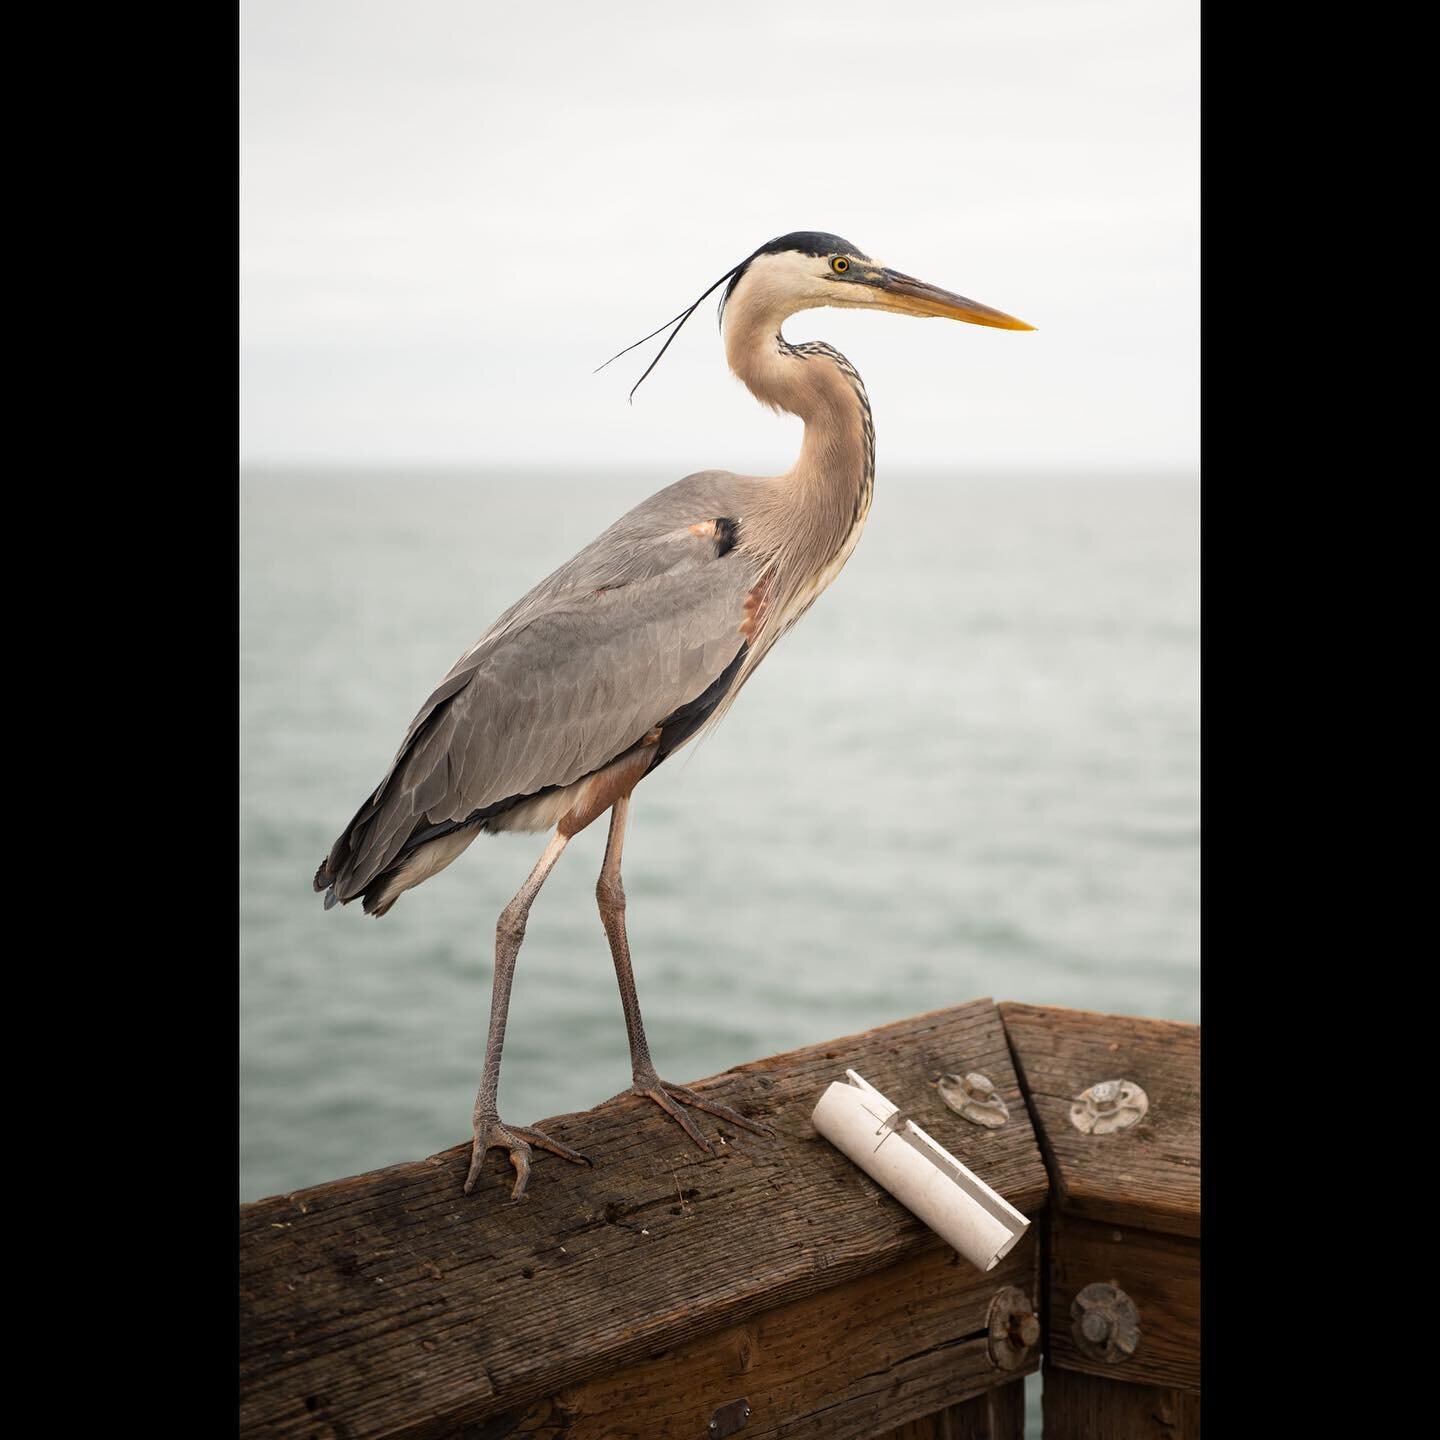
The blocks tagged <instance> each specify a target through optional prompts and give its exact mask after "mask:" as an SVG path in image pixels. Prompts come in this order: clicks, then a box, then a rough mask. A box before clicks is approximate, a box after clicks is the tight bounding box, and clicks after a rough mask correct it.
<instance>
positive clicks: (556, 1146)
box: [465, 1120, 591, 1200]
mask: <svg viewBox="0 0 1440 1440" xmlns="http://www.w3.org/2000/svg"><path fill="white" fill-rule="evenodd" d="M531 1145H538V1146H540V1148H541V1149H542V1150H548V1151H550V1153H551V1154H552V1155H558V1156H560V1158H561V1159H562V1160H569V1161H570V1162H571V1163H572V1164H575V1165H589V1164H590V1163H591V1162H590V1160H589V1159H588V1158H587V1157H586V1156H584V1155H582V1154H581V1153H580V1152H579V1151H578V1150H572V1149H571V1148H570V1147H569V1146H568V1145H562V1144H561V1143H560V1141H558V1140H555V1139H552V1138H551V1137H550V1136H549V1135H547V1134H546V1133H545V1132H544V1131H543V1130H535V1129H532V1128H531V1127H529V1126H526V1125H505V1124H502V1123H501V1122H500V1121H499V1120H489V1121H486V1120H477V1121H476V1123H475V1139H474V1140H473V1142H472V1143H471V1147H470V1172H469V1174H467V1175H466V1177H465V1193H466V1194H467V1195H468V1194H470V1192H471V1191H472V1190H474V1188H475V1182H476V1181H477V1180H478V1179H479V1178H480V1170H481V1167H482V1166H483V1165H484V1163H485V1156H486V1155H487V1154H488V1153H489V1151H490V1150H492V1149H494V1148H496V1147H499V1148H501V1149H504V1150H507V1151H509V1153H510V1163H511V1164H512V1165H513V1166H514V1167H515V1187H514V1189H512V1190H511V1191H510V1198H511V1200H523V1199H524V1198H525V1187H526V1186H527V1185H528V1184H529V1183H530V1147H531Z"/></svg>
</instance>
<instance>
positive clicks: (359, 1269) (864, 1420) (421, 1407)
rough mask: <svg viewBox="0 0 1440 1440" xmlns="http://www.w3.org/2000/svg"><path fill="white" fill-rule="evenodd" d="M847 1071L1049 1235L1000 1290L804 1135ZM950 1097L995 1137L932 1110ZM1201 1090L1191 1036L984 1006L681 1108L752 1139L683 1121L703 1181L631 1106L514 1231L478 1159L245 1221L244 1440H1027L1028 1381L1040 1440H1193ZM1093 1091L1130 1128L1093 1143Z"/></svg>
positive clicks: (599, 1115) (502, 1184)
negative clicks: (703, 1146)
mask: <svg viewBox="0 0 1440 1440" xmlns="http://www.w3.org/2000/svg"><path fill="white" fill-rule="evenodd" d="M847 1066H848V1067H851V1068H854V1069H856V1070H858V1071H860V1072H861V1073H862V1074H863V1075H864V1076H865V1077H866V1078H867V1079H868V1080H869V1081H871V1083H872V1084H874V1085H876V1086H877V1087H878V1088H879V1089H880V1090H882V1091H883V1092H884V1093H885V1094H886V1095H887V1096H889V1098H890V1099H892V1100H894V1101H895V1102H896V1103H897V1104H899V1105H900V1106H901V1108H902V1110H903V1111H904V1112H905V1113H907V1114H909V1115H910V1116H912V1117H913V1118H914V1119H915V1121H916V1123H918V1124H919V1125H921V1126H922V1127H923V1128H924V1129H926V1130H928V1131H929V1132H930V1133H931V1134H932V1135H934V1136H935V1138H936V1139H937V1140H939V1141H940V1142H941V1143H942V1144H943V1145H945V1146H946V1147H947V1148H948V1149H949V1150H951V1151H952V1152H953V1153H954V1154H955V1155H956V1156H957V1157H958V1158H959V1159H961V1160H962V1161H964V1162H965V1164H967V1165H968V1166H969V1167H970V1168H971V1169H973V1170H974V1171H975V1172H976V1173H977V1174H979V1175H980V1176H981V1177H982V1178H984V1179H985V1180H986V1181H987V1183H989V1184H990V1185H992V1186H993V1187H994V1188H995V1189H996V1190H998V1191H999V1192H1000V1193H1001V1194H1002V1195H1004V1196H1005V1198H1006V1199H1007V1200H1009V1201H1010V1203H1011V1204H1013V1205H1015V1206H1016V1207H1017V1208H1018V1209H1020V1210H1021V1211H1023V1212H1024V1213H1025V1214H1026V1215H1027V1216H1029V1217H1031V1218H1032V1220H1036V1221H1038V1222H1040V1223H1037V1224H1035V1225H1034V1226H1033V1227H1032V1229H1031V1230H1030V1232H1029V1233H1027V1235H1026V1237H1025V1239H1024V1240H1023V1241H1022V1242H1021V1243H1020V1244H1019V1245H1018V1246H1017V1247H1016V1248H1015V1249H1014V1250H1012V1251H1011V1253H1010V1254H1009V1255H1008V1256H1007V1257H1006V1258H1005V1259H1004V1260H1003V1261H1001V1263H1000V1264H999V1265H998V1266H996V1268H995V1269H993V1270H991V1271H989V1272H988V1273H985V1274H982V1273H980V1272H979V1271H978V1270H976V1269H975V1268H974V1267H973V1266H972V1265H970V1264H969V1263H968V1262H966V1261H965V1260H963V1259H961V1258H960V1257H959V1256H958V1255H957V1254H956V1253H955V1252H954V1251H953V1250H951V1249H949V1247H947V1246H945V1245H944V1244H942V1243H941V1242H940V1241H939V1240H938V1239H937V1237H936V1236H935V1235H934V1234H932V1232H930V1231H929V1230H928V1229H926V1228H925V1227H924V1226H923V1225H921V1224H920V1223H919V1222H918V1221H917V1220H915V1219H914V1217H912V1216H911V1215H910V1214H909V1213H908V1212H907V1211H905V1210H904V1209H903V1208H902V1207H901V1206H900V1205H898V1204H897V1203H896V1202H895V1201H894V1200H893V1199H892V1198H891V1197H890V1196H889V1195H887V1194H886V1193H885V1192H884V1191H883V1190H882V1189H881V1188H880V1187H878V1186H877V1185H875V1184H874V1183H873V1182H872V1181H871V1180H870V1179H869V1178H868V1177H867V1176H866V1175H865V1174H864V1173H863V1172H861V1171H860V1170H858V1169H857V1168H856V1167H855V1166H853V1165H852V1164H851V1163H850V1162H849V1161H848V1160H846V1159H845V1158H844V1157H843V1156H842V1155H841V1154H840V1153H839V1152H838V1151H836V1150H835V1149H833V1148H832V1147H831V1146H830V1145H829V1144H828V1143H827V1142H826V1141H824V1140H823V1139H821V1138H820V1137H819V1136H818V1135H816V1134H815V1132H814V1130H813V1129H812V1127H811V1125H810V1120H809V1117H810V1112H811V1110H812V1109H813V1108H814V1105H815V1101H816V1100H817V1098H818V1097H819V1095H820V1093H821V1091H822V1090H823V1089H824V1088H825V1086H826V1085H827V1084H829V1083H830V1082H831V1081H832V1080H836V1079H840V1078H843V1073H844V1070H845V1069H846V1067H847ZM969 1072H979V1073H981V1074H984V1075H986V1076H988V1077H989V1078H990V1080H991V1081H993V1083H994V1085H995V1087H996V1089H997V1090H998V1092H999V1093H1000V1095H1001V1096H1002V1097H1003V1098H1004V1099H1005V1101H1006V1102H1007V1103H1008V1105H1009V1109H1010V1115H1009V1119H1008V1120H1007V1121H1006V1122H1005V1124H1004V1125H1002V1126H1000V1127H999V1128H997V1129H987V1128H984V1127H982V1126H979V1125H976V1124H972V1123H971V1122H970V1121H968V1120H966V1119H963V1118H962V1117H961V1116H960V1115H958V1114H956V1113H955V1112H954V1111H953V1110H952V1109H950V1108H949V1107H948V1106H947V1105H946V1104H945V1102H944V1100H943V1099H942V1097H941V1095H940V1093H939V1091H938V1089H937V1088H936V1081H937V1080H938V1079H939V1078H940V1077H941V1076H942V1075H945V1074H958V1075H962V1076H963V1075H965V1074H967V1073H969ZM1198 1075H1199V1056H1198V1030H1197V1029H1196V1027H1194V1026H1188V1025H1177V1024H1171V1023H1168V1022H1160V1021H1147V1020H1134V1019H1127V1018H1124V1017H1113V1016H1103V1015H1091V1014H1087V1013H1084V1012H1080V1011H1067V1010H1055V1009H1040V1008H1037V1007H1034V1006H1028V1005H1013V1004H1006V1005H1000V1006H996V1005H994V1004H993V1003H992V1002H990V1001H989V1000H977V1001H973V1002H971V1003H970V1004H967V1005H961V1006H957V1007H955V1008H953V1009H948V1010H940V1011H936V1012H934V1013H932V1014H928V1015H920V1016H917V1017H915V1018H913V1019H910V1020H904V1021H901V1022H899V1023H897V1024H894V1025H887V1026H885V1027H883V1028H881V1029H878V1030H872V1031H869V1032H867V1033H865V1034H863V1035H853V1036H847V1037H845V1038H844V1039H840V1040H833V1041H830V1042H828V1043H826V1044H823V1045H816V1046H811V1047H809V1048H807V1049H804V1050H797V1051H794V1052H792V1053H790V1054H786V1055H777V1056H772V1057H771V1058H769V1059H766V1060H758V1061H754V1062H752V1063H751V1064H748V1065H743V1066H740V1067H738V1068H736V1069H734V1070H730V1071H727V1072H726V1073H725V1074H723V1075H721V1076H717V1077H715V1078H714V1079H713V1080H710V1081H707V1082H698V1088H702V1089H705V1090H709V1091H711V1092H713V1093H714V1094H715V1095H716V1096H717V1098H719V1099H721V1100H724V1101H725V1102H726V1103H728V1104H731V1105H733V1106H735V1107H736V1108H737V1109H739V1110H741V1111H743V1112H745V1113H747V1114H750V1115H753V1116H755V1117H756V1118H758V1119H761V1120H764V1121H765V1122H766V1123H767V1124H769V1125H770V1126H772V1127H773V1128H774V1130H775V1135H774V1136H773V1138H772V1137H764V1136H759V1135H754V1134H751V1133H749V1132H746V1131H741V1130H737V1129H735V1128H734V1127H731V1126H728V1125H726V1124H725V1123H724V1122H719V1121H715V1120H714V1119H713V1117H709V1116H706V1117H704V1119H705V1123H706V1124H707V1126H708V1127H709V1128H710V1130H711V1133H712V1134H714V1133H717V1132H718V1134H719V1135H720V1136H722V1137H723V1139H724V1141H725V1143H724V1144H723V1145H719V1146H717V1149H718V1151H719V1152H720V1153H718V1154H717V1155H715V1156H714V1157H709V1156H705V1155H703V1154H701V1152H699V1151H698V1150H696V1149H695V1148H694V1147H692V1146H690V1145H689V1143H688V1142H687V1141H686V1140H685V1138H684V1137H683V1135H681V1134H680V1132H679V1130H678V1128H677V1127H675V1126H674V1125H673V1123H672V1122H671V1121H669V1120H668V1119H666V1118H665V1117H664V1116H663V1115H661V1114H660V1112H659V1111H658V1110H656V1109H655V1107H654V1106H651V1105H649V1104H647V1103H645V1102H642V1101H639V1100H636V1099H633V1098H631V1097H629V1096H628V1095H627V1096H619V1097H617V1098H616V1099H614V1100H611V1101H608V1102H606V1103H605V1104H604V1105H601V1106H599V1107H597V1108H596V1109H594V1110H591V1111H588V1112H587V1113H585V1114H580V1115H569V1116H562V1117H559V1118H557V1119H555V1120H552V1121H548V1122H544V1128H545V1129H547V1130H549V1131H550V1132H551V1133H553V1134H554V1135H555V1136H556V1137H557V1138H560V1139H563V1140H564V1141H565V1142H566V1143H567V1144H570V1145H573V1146H574V1147H576V1148H577V1149H579V1150H581V1151H583V1152H584V1153H586V1154H587V1155H590V1156H591V1157H592V1158H593V1159H594V1161H595V1165H594V1168H593V1169H583V1168H580V1167H575V1166H570V1165H566V1164H564V1163H563V1162H562V1161H559V1160H556V1159H553V1158H552V1157H550V1156H546V1155H543V1154H539V1155H538V1156H537V1160H536V1163H535V1170H534V1174H533V1175H532V1178H531V1182H530V1196H529V1198H528V1199H527V1200H526V1201H525V1202H524V1203H522V1204H520V1205H514V1204H512V1203H511V1202H510V1200H509V1187H508V1179H509V1175H510V1171H509V1168H508V1164H507V1162H506V1157H505V1156H504V1154H503V1153H502V1152H500V1151H495V1152H492V1154H491V1155H490V1157H489V1159H488V1160H487V1162H486V1163H487V1173H486V1177H485V1182H484V1183H483V1184H482V1185H481V1186H479V1187H478V1188H477V1190H476V1191H475V1193H474V1194H472V1195H469V1196H465V1195H463V1194H462V1193H461V1186H462V1183H463V1180H464V1176H465V1171H466V1166H467V1164H468V1160H469V1146H468V1145H460V1146H456V1147H455V1148H454V1149H452V1150H447V1151H444V1152H443V1153H441V1154H439V1155H434V1156H431V1157H430V1158H429V1159H428V1160H424V1161H419V1162H416V1163H413V1164H406V1165H395V1166H391V1167H389V1168H388V1169H385V1170H377V1171H373V1172H371V1173H370V1174H367V1175H359V1176H354V1177H352V1178H350V1179H346V1180H338V1181H334V1182H332V1183H330V1184H326V1185H320V1186H316V1187H315V1188H313V1189H310V1190H302V1191H297V1192H295V1193H294V1194H292V1195H285V1196H274V1197H271V1198H270V1199H267V1200H261V1201H258V1202H256V1203H254V1204H250V1205H244V1206H242V1207H241V1223H240V1272H241V1273H240V1299H241V1322H240V1339H241V1434H242V1435H244V1436H245V1437H262V1436H264V1437H281V1436H285V1437H301V1436H303V1437H307V1440H309V1437H317V1440H319V1437H324V1440H331V1437H333V1440H380V1437H385V1440H501V1437H509V1436H514V1437H521V1436H529V1437H544V1440H602V1437H603V1440H620V1437H625V1440H671V1437H675V1440H721V1437H724V1436H727V1435H740V1436H742V1437H743V1440H759V1437H781V1436H783V1437H785V1440H809V1437H813V1440H847V1437H856V1440H859V1437H864V1440H882V1437H883V1440H962V1437H971V1436H974V1437H979V1436H982V1435H985V1436H989V1437H991V1440H1021V1437H1022V1436H1023V1435H1024V1399H1023V1391H1024V1377H1025V1376H1026V1375H1027V1374H1030V1373H1032V1372H1034V1371H1035V1370H1036V1369H1038V1368H1039V1366H1040V1364H1041V1356H1042V1352H1043V1354H1044V1362H1045V1379H1044V1387H1045V1397H1044V1398H1045V1434H1046V1436H1047V1437H1053V1440H1091V1437H1094V1440H1100V1437H1102V1436H1103V1437H1105V1440H1124V1437H1128V1436H1141V1435H1144V1436H1149V1435H1151V1434H1163V1435H1166V1436H1171V1437H1176V1436H1194V1435H1198V1433H1199V1401H1198V1393H1199V1319H1198V1309H1199V1306H1198V1297H1199V1279H1198V1261H1199V1240H1198V1234H1199V1203H1198V1196H1199V1162H1198V1156H1199V1150H1198V1115H1199V1096H1198V1088H1199V1087H1198ZM1112 1079H1120V1080H1125V1081H1127V1082H1129V1083H1130V1084H1131V1085H1132V1086H1138V1087H1140V1088H1141V1089H1143V1091H1144V1092H1145V1095H1146V1097H1147V1098H1148V1109H1147V1110H1146V1112H1145V1114H1144V1115H1143V1117H1142V1118H1140V1119H1139V1120H1138V1121H1137V1122H1136V1123H1133V1124H1131V1125H1129V1126H1128V1128H1124V1129H1114V1130H1109V1133H1102V1132H1105V1131H1106V1130H1107V1128H1108V1126H1109V1124H1110V1123H1111V1120H1113V1118H1114V1113H1118V1112H1119V1111H1120V1110H1122V1109H1127V1108H1128V1109H1134V1108H1136V1106H1135V1104H1134V1103H1131V1104H1129V1105H1128V1106H1126V1105H1116V1104H1110V1105H1109V1109H1108V1110H1106V1109H1105V1106H1106V1105H1107V1103H1109V1102H1108V1101H1107V1099H1106V1097H1105V1094H1104V1093H1103V1092H1102V1098H1101V1109H1102V1112H1103V1113H1104V1114H1105V1115H1106V1116H1107V1117H1108V1118H1107V1119H1106V1121H1105V1122H1104V1123H1102V1124H1101V1125H1100V1126H1099V1127H1097V1128H1096V1129H1094V1130H1092V1131H1091V1132H1090V1133H1088V1134H1087V1133H1082V1131H1081V1130H1079V1129H1077V1128H1076V1126H1075V1125H1074V1123H1073V1122H1072V1121H1071V1118H1070V1109H1071V1106H1072V1104H1073V1103H1074V1101H1075V1097H1076V1096H1077V1095H1079V1094H1080V1093H1081V1092H1082V1091H1084V1090H1086V1089H1087V1088H1088V1087H1090V1086H1093V1085H1094V1084H1095V1083H1096V1082H1100V1081H1106V1080H1112ZM1129 1093H1130V1092H1127V1096H1128V1095H1129ZM1047 1169H1048V1173H1047ZM1042 1247H1043V1248H1044V1249H1046V1250H1048V1257H1049V1258H1048V1262H1047V1264H1048V1273H1045V1272H1042V1261H1041V1254H1042ZM1095 1286H1100V1287H1101V1289H1099V1290H1096V1289H1094V1288H1088V1289H1087V1287H1095Z"/></svg>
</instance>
